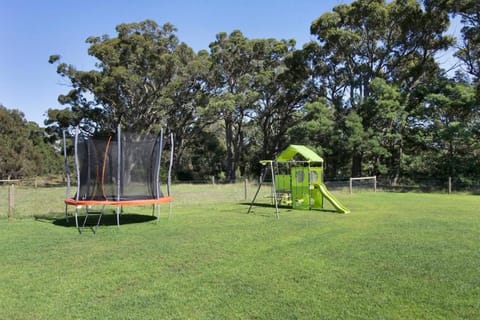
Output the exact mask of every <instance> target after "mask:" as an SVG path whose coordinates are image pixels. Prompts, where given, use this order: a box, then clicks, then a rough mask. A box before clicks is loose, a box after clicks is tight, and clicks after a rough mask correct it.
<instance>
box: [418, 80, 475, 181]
mask: <svg viewBox="0 0 480 320" xmlns="http://www.w3.org/2000/svg"><path fill="white" fill-rule="evenodd" d="M423 110H424V112H423V113H422V116H421V117H419V118H418V120H417V121H418V122H417V123H418V126H419V127H420V128H419V129H420V130H421V132H422V136H423V139H422V140H420V141H422V142H423V143H424V144H425V150H426V152H425V153H424V154H425V155H429V156H430V158H429V159H428V160H427V161H428V162H429V164H430V165H429V171H430V172H428V174H430V175H435V176H440V177H448V176H455V177H458V176H460V177H467V178H470V177H471V176H472V175H477V174H478V173H479V171H478V170H476V169H474V167H475V166H478V164H479V161H478V160H477V159H478V156H479V151H478V150H479V149H478V142H477V141H478V138H479V135H478V129H479V120H480V119H479V117H478V111H479V106H478V104H477V103H476V98H475V89H474V87H473V86H472V85H471V84H469V83H466V82H461V81H458V80H457V79H448V78H445V77H440V78H439V79H438V81H436V82H434V83H432V84H431V85H430V88H429V90H428V91H427V94H426V96H425V98H424V101H423ZM468 164H470V165H468Z"/></svg>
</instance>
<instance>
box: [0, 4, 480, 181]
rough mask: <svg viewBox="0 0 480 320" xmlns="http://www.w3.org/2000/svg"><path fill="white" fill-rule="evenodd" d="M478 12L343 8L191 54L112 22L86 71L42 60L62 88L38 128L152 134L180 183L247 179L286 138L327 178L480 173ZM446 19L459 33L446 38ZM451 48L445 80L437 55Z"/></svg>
mask: <svg viewBox="0 0 480 320" xmlns="http://www.w3.org/2000/svg"><path fill="white" fill-rule="evenodd" d="M479 9H480V8H479V7H478V1H476V0H462V1H450V0H442V1H430V0H423V1H421V2H420V1H416V0H393V1H385V0H373V1H372V0H356V1H353V2H351V3H348V4H339V5H336V6H335V7H333V8H332V10H331V11H328V12H325V13H319V16H318V18H317V19H315V20H314V21H312V23H311V27H310V33H311V35H312V39H314V40H312V41H311V42H309V43H307V44H305V45H304V46H303V47H302V48H298V46H297V45H296V43H295V40H294V39H272V38H266V39H250V38H248V37H246V36H245V35H244V34H243V33H242V32H241V31H240V30H233V31H231V32H230V33H227V32H219V33H218V34H217V35H216V36H215V37H214V39H213V41H212V42H211V43H210V45H209V50H208V51H207V50H202V51H200V52H194V50H193V49H192V48H190V47H189V46H188V44H186V43H183V42H181V39H179V38H178V37H177V35H176V28H175V27H174V26H173V25H172V24H170V23H165V24H164V25H161V26H160V25H158V24H157V23H156V22H154V21H152V20H145V21H141V22H137V23H122V24H119V25H118V26H117V27H116V34H115V35H113V36H109V35H102V36H91V37H89V38H88V39H87V40H86V41H87V44H88V45H89V48H88V53H89V54H90V55H91V56H93V57H94V58H95V59H96V61H97V63H96V65H95V68H94V69H93V70H79V69H77V68H76V67H74V65H73V64H69V63H67V62H63V61H62V59H61V56H60V55H58V54H54V55H52V56H51V57H50V59H49V62H50V63H55V64H57V73H58V74H59V75H60V76H62V77H64V78H66V79H67V80H68V81H69V83H70V90H69V91H68V92H65V93H64V94H63V95H60V96H59V98H58V100H59V102H60V103H61V104H63V105H64V106H65V108H64V109H50V110H48V120H47V121H46V125H47V128H46V131H45V134H47V133H48V137H55V136H57V137H59V135H60V133H61V131H62V130H65V129H68V128H72V127H73V126H77V125H79V126H80V127H81V128H82V130H85V131H88V132H90V133H92V134H96V133H106V132H112V131H113V130H114V129H115V127H116V126H117V125H121V126H122V127H123V128H125V129H126V130H129V131H142V132H148V131H156V130H158V129H159V128H160V127H164V128H167V130H168V132H172V133H174V137H175V144H176V146H177V148H176V151H175V170H176V176H177V178H180V179H205V178H208V177H210V176H216V177H218V178H224V179H225V180H226V181H230V182H233V181H235V180H236V179H237V178H238V176H248V175H252V174H254V175H256V174H258V170H259V165H258V160H261V159H273V158H275V157H276V155H278V153H279V152H280V151H281V150H283V148H285V147H286V146H287V145H288V144H291V143H294V144H306V145H308V146H310V147H311V148H313V149H315V150H316V151H318V152H319V153H320V154H321V155H322V157H323V158H324V159H325V160H326V170H325V173H326V174H327V178H328V177H330V178H342V177H349V176H360V175H377V176H379V177H381V178H384V179H385V180H386V181H389V182H390V183H392V184H395V183H398V182H400V181H402V180H412V179H415V178H416V177H431V176H435V177H443V176H449V175H455V176H458V177H464V178H465V179H467V178H468V179H470V180H471V179H473V178H474V177H475V178H480V170H479V169H477V168H479V166H478V160H477V158H478V153H479V152H480V149H479V144H478V143H477V141H478V135H479V132H480V130H479V128H480V126H479V122H478V115H477V114H478V108H479V101H480V93H479V92H480V89H479V88H480V87H479V85H478V79H479V76H480V71H479V65H480V63H479V61H480V60H479V59H480V55H479V52H480V40H479V39H480V38H479V37H478V35H479V34H480V33H479V32H478V31H479V25H480V24H479V20H478V17H479V14H478V12H479V11H480V10H479ZM454 17H460V23H461V24H462V29H461V30H462V31H461V36H460V38H459V39H455V38H454V37H453V36H452V35H449V34H448V28H449V25H450V23H451V21H452V19H453V18H454ZM306 32H308V30H306ZM451 48H456V50H457V51H456V53H455V57H456V58H457V59H459V61H460V62H461V63H460V66H461V68H458V69H456V70H454V71H456V72H455V73H454V72H447V71H445V70H443V69H442V65H440V64H439V62H438V61H437V57H438V55H439V54H440V53H442V52H444V51H446V50H449V49H451ZM4 113H5V111H4ZM6 113H7V114H9V117H17V118H19V119H20V122H21V121H23V120H22V116H21V115H18V114H17V115H15V112H13V113H12V112H6ZM11 113H12V114H11ZM17 120H18V119H17ZM17 122H18V121H17ZM20 149H21V148H20ZM5 150H6V149H5ZM18 152H20V153H19V154H21V151H18ZM7 158H8V156H4V159H7ZM2 161H4V162H5V161H6V160H2ZM4 166H5V167H7V164H6V162H5V165H4ZM10 166H11V165H10ZM25 166H27V167H28V166H32V165H31V164H25ZM12 170H13V171H11V172H14V171H15V170H14V169H12ZM18 170H20V169H17V171H18Z"/></svg>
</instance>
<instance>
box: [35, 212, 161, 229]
mask: <svg viewBox="0 0 480 320" xmlns="http://www.w3.org/2000/svg"><path fill="white" fill-rule="evenodd" d="M98 218H99V215H98V212H91V213H90V214H89V216H88V219H87V221H86V222H85V227H94V226H96V225H97V223H98ZM156 219H157V217H155V216H152V215H145V214H136V213H122V214H120V225H125V224H135V223H145V222H149V221H155V220H156ZM35 220H36V221H39V222H47V223H52V224H53V225H56V226H60V227H66V228H76V224H75V216H73V215H70V216H68V218H67V217H65V216H63V217H62V218H58V217H45V216H35ZM84 221H85V214H82V215H78V224H79V226H82V225H83V223H84ZM116 225H117V215H116V214H111V213H104V214H103V216H102V218H101V220H100V224H99V226H116Z"/></svg>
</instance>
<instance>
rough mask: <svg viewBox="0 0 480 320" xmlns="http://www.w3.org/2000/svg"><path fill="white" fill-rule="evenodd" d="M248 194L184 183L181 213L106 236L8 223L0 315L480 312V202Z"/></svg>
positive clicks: (1, 250) (4, 225)
mask: <svg viewBox="0 0 480 320" xmlns="http://www.w3.org/2000/svg"><path fill="white" fill-rule="evenodd" d="M252 191H253V190H252ZM242 192H243V191H242V189H241V188H240V187H238V186H237V187H235V186H186V185H180V186H174V195H176V197H175V203H174V208H173V216H172V218H171V219H170V220H167V218H166V211H167V210H165V209H166V208H167V207H166V206H164V207H162V210H163V211H162V216H161V219H160V221H159V223H158V224H155V223H153V222H151V221H150V222H143V223H124V224H123V225H122V226H121V227H120V229H119V230H117V228H116V227H115V226H114V225H106V226H101V227H100V229H99V230H98V232H97V234H96V235H94V234H93V233H92V232H91V231H90V230H89V229H86V230H85V232H84V234H82V235H79V234H78V233H77V231H76V230H75V228H73V227H67V226H64V225H62V224H56V223H54V222H55V219H61V217H62V212H61V211H58V212H56V213H55V212H35V213H33V212H32V213H31V214H26V215H25V217H28V216H37V219H36V220H34V219H29V218H27V219H17V220H14V221H10V222H9V221H8V220H7V219H1V220H0V255H1V259H0V270H1V272H0V283H1V285H0V318H1V319H478V318H480V250H479V245H480V244H479V241H480V212H479V209H478V208H479V207H480V206H479V204H480V197H478V196H471V195H460V194H456V195H450V196H448V195H440V194H417V193H381V192H379V193H355V194H353V195H347V194H343V193H340V194H339V193H336V195H337V196H338V197H339V198H340V199H341V201H342V202H343V203H344V204H345V205H346V206H347V207H349V208H350V209H351V211H352V213H351V214H348V215H340V214H335V213H332V212H328V211H323V212H322V211H320V212H319V211H297V210H287V209H282V210H281V211H280V219H279V220H275V218H274V210H273V209H272V208H269V207H264V206H256V207H255V208H254V214H250V215H247V214H246V212H247V209H248V206H247V205H245V203H242V202H244V201H243V193H242ZM131 210H133V211H131ZM129 212H133V213H141V214H145V215H149V214H150V209H149V208H130V210H129ZM108 220H109V219H106V220H105V221H106V222H107V224H109V223H108ZM127 222H128V221H127Z"/></svg>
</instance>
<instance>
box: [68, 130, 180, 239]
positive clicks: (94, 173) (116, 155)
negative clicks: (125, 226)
mask: <svg viewBox="0 0 480 320" xmlns="http://www.w3.org/2000/svg"><path fill="white" fill-rule="evenodd" d="M63 140H64V143H63V147H64V158H65V173H66V180H67V191H66V197H65V201H64V202H65V216H66V219H67V221H68V217H69V216H70V215H71V214H69V212H68V206H74V207H75V211H74V217H75V225H76V227H77V229H78V231H79V232H80V233H82V230H83V228H84V227H85V225H86V223H87V220H88V218H89V216H92V215H97V216H98V219H97V222H96V224H95V225H94V228H93V231H94V232H96V229H97V227H98V226H99V225H100V222H101V219H102V216H103V214H104V212H105V207H106V206H115V207H116V210H115V214H116V223H117V227H119V226H120V216H121V211H122V207H123V206H145V205H151V206H152V215H156V221H157V222H158V220H159V218H160V204H162V203H169V213H168V216H169V217H170V216H171V212H172V207H171V202H172V197H171V195H170V184H171V171H172V162H173V149H174V147H173V135H172V134H170V139H169V140H170V141H169V144H170V156H169V157H168V158H169V160H168V170H166V172H165V173H164V172H162V170H161V168H162V166H161V162H162V152H163V149H164V147H165V145H166V142H165V141H164V134H163V129H162V130H160V133H159V134H158V135H151V134H134V133H127V132H125V133H123V132H122V131H121V129H120V127H118V128H117V132H116V136H104V137H94V136H89V135H87V134H84V133H80V130H79V128H78V127H77V128H76V129H75V136H74V159H75V176H76V182H77V184H76V192H75V195H74V196H73V197H70V195H71V189H72V185H71V170H70V165H69V163H68V159H67V147H66V145H67V144H66V135H65V132H64V135H63ZM162 179H165V180H166V192H165V193H164V192H163V191H162V189H161V180H162ZM95 206H96V207H98V206H99V207H100V209H97V210H95V211H94V210H92V208H94V207H95ZM82 209H84V210H85V218H84V220H83V223H82V225H81V226H80V224H79V221H78V220H79V212H80V210H82Z"/></svg>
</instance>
